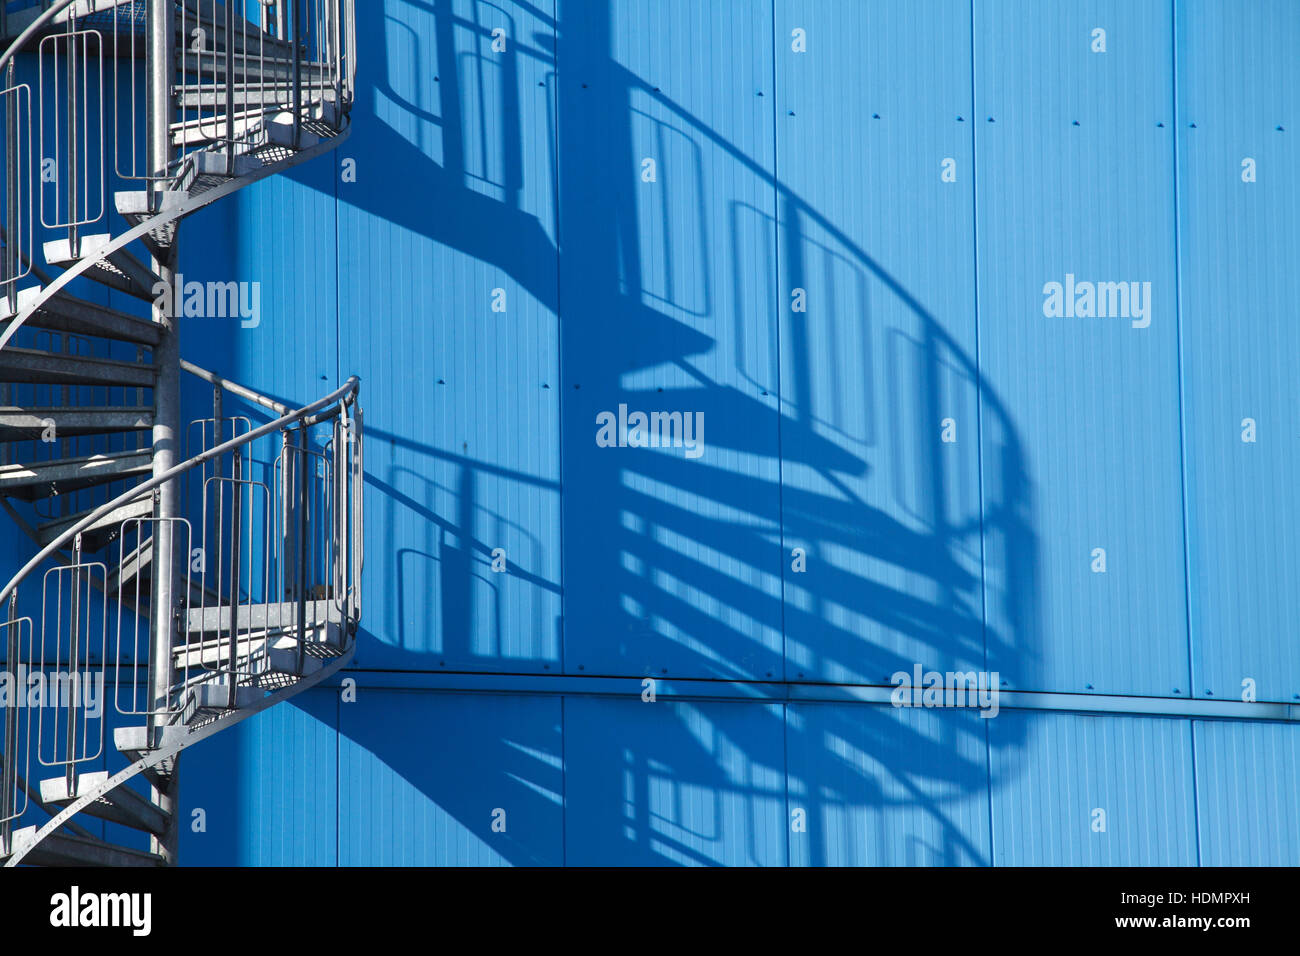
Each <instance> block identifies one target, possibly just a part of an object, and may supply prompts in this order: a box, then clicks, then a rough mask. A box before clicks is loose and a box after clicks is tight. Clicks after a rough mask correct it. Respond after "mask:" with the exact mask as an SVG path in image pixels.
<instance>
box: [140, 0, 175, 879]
mask: <svg viewBox="0 0 1300 956" xmlns="http://www.w3.org/2000/svg"><path fill="white" fill-rule="evenodd" d="M148 3H149V7H148V31H149V32H148V41H147V54H148V56H147V61H146V64H147V65H146V71H147V75H148V84H147V90H146V98H147V101H148V110H147V116H148V137H147V138H148V144H149V171H150V174H151V175H152V176H154V177H156V178H155V179H154V180H152V182H151V185H150V193H151V194H152V195H153V196H155V197H158V196H159V195H160V194H161V192H162V190H163V188H164V185H165V177H166V176H167V174H168V171H169V168H170V164H171V143H170V141H169V133H168V125H169V122H170V120H171V115H172V105H171V103H172V101H171V83H172V77H173V75H174V70H173V55H174V47H173V43H174V36H173V30H174V28H175V8H176V6H175V3H174V0H148ZM177 233H179V229H178V230H177ZM175 263H176V246H175V239H173V245H172V248H171V252H170V254H169V256H168V257H167V259H166V260H165V261H164V260H162V259H159V258H157V257H155V258H154V271H155V273H156V274H157V276H158V278H159V279H161V280H162V281H163V282H165V283H167V284H168V286H172V285H174V283H175V278H176V269H175ZM160 298H163V299H165V298H167V297H166V296H163V297H160ZM171 311H173V312H175V311H177V310H175V309H173V310H171ZM153 320H154V322H156V323H158V324H159V325H161V326H162V327H163V329H164V333H163V336H162V340H161V341H160V342H159V344H158V345H157V347H156V348H155V349H154V365H155V366H156V367H157V369H158V377H157V380H156V383H155V385H154V426H153V473H154V475H155V476H156V475H159V474H162V473H163V472H164V471H167V470H168V469H170V468H171V467H173V466H174V465H176V464H177V463H178V462H179V460H180V454H179V441H180V347H179V334H178V329H177V325H176V318H175V317H174V316H173V315H170V314H168V313H167V311H166V310H164V309H163V308H162V307H161V304H160V303H155V305H154V308H153ZM179 499H180V488H179V483H178V482H177V481H176V480H175V479H173V480H171V481H169V482H167V483H166V484H164V485H162V486H161V487H160V488H159V489H158V497H157V505H156V511H155V515H154V516H155V517H157V518H164V519H166V518H176V517H179V516H180V500H179ZM174 526H175V522H173V521H166V520H164V521H160V522H159V523H158V526H157V530H156V531H155V535H154V554H153V561H154V568H153V596H152V600H151V601H150V607H151V611H152V621H151V627H150V641H149V665H150V666H149V678H150V687H149V691H150V693H149V697H150V717H149V726H150V728H151V730H152V731H153V732H155V733H157V732H160V731H161V728H162V727H163V726H164V725H165V724H166V722H167V712H168V710H169V709H170V705H171V678H172V654H171V645H172V638H173V635H174V633H175V630H176V620H177V619H176V608H177V600H176V571H177V558H178V555H177V554H176V548H175V536H174ZM175 789H176V781H175V777H174V775H173V778H172V779H171V780H170V781H169V785H168V786H167V788H166V789H161V788H159V787H157V786H154V787H153V788H152V795H153V802H154V803H155V804H157V805H158V806H159V807H160V808H161V809H162V810H163V811H164V812H166V813H169V814H171V815H172V817H173V818H174V817H175V812H176V806H175V801H174V796H175ZM150 844H151V847H152V849H153V851H154V852H155V853H158V854H160V855H161V856H163V858H164V859H166V860H167V861H168V862H169V863H170V862H174V861H175V855H176V833H175V827H173V828H172V832H171V833H170V834H168V835H166V836H164V837H162V838H159V837H156V836H155V837H152V838H151V840H150Z"/></svg>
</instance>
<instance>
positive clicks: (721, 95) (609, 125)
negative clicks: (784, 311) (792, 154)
mask: <svg viewBox="0 0 1300 956" xmlns="http://www.w3.org/2000/svg"><path fill="white" fill-rule="evenodd" d="M770 14H771V8H770V5H769V4H768V3H766V2H759V0H745V2H741V3H730V4H702V3H698V2H694V0H671V2H664V0H636V2H629V3H617V4H613V3H611V4H592V3H584V2H566V3H563V4H562V16H563V29H562V31H561V37H562V39H561V49H560V56H561V59H562V61H563V62H564V70H563V73H562V75H561V80H560V122H561V128H560V138H559V154H558V155H559V158H560V159H559V161H560V167H559V170H560V187H561V188H560V193H561V197H562V203H563V205H562V210H561V213H562V229H561V233H562V241H563V248H564V255H563V257H562V260H561V280H560V283H561V299H562V302H563V317H564V321H563V325H562V338H563V352H564V380H565V385H564V480H565V509H564V547H565V562H566V565H567V574H566V576H565V605H564V607H565V610H564V614H565V629H564V633H565V658H564V662H565V670H566V672H568V673H580V672H585V673H620V674H628V673H631V674H641V673H654V674H660V673H668V674H673V675H677V676H690V677H706V676H728V677H733V676H734V677H758V678H766V677H772V676H777V675H779V674H780V672H781V660H782V658H781V631H780V627H781V623H780V618H781V605H780V600H781V597H780V594H781V591H780V588H781V582H780V564H779V562H780V560H781V555H780V552H779V547H778V542H779V531H778V528H777V526H778V523H779V505H778V497H779V479H778V468H777V415H776V398H775V392H776V379H777V372H776V332H775V322H774V316H773V308H774V302H773V300H774V295H775V272H774V265H773V262H774V258H773V257H774V240H775V237H774V234H773V225H772V223H773V208H772V185H771V171H772V150H773V146H772V106H771V104H772V88H771V78H772V72H771V51H772V35H771V15H770ZM760 93H762V94H765V95H760ZM648 163H652V164H653V167H652V166H651V165H648ZM651 173H653V181H647V179H648V178H649V177H650V175H651ZM620 406H626V408H627V411H628V415H629V417H630V415H631V413H632V412H641V413H644V414H647V415H648V414H650V413H654V412H663V413H669V414H671V413H681V414H683V415H685V416H693V417H692V418H691V419H690V420H691V421H692V422H693V423H694V422H695V421H697V417H696V416H701V415H702V416H703V421H704V430H703V433H702V434H701V435H692V438H693V439H697V438H702V439H703V445H702V447H701V446H697V450H698V451H700V454H699V455H698V457H691V456H693V455H694V454H695V452H692V451H690V449H688V448H687V447H685V443H684V441H682V443H681V444H682V447H670V448H662V447H660V448H639V447H598V445H597V442H596V439H597V417H598V415H599V414H600V413H602V412H608V413H610V414H612V415H617V413H618V410H619V408H620ZM632 424H633V426H635V424H636V423H635V422H633V423H632ZM683 429H684V423H683ZM613 431H614V432H615V436H616V437H617V435H616V433H617V428H615V429H613ZM669 437H672V436H669ZM633 440H635V439H633Z"/></svg>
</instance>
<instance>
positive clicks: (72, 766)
mask: <svg viewBox="0 0 1300 956" xmlns="http://www.w3.org/2000/svg"><path fill="white" fill-rule="evenodd" d="M70 592H71V595H72V613H71V614H70V615H68V623H69V624H70V625H71V633H70V634H69V636H68V675H69V677H71V681H70V682H69V687H70V688H71V693H69V695H68V706H67V711H68V736H67V740H68V750H67V758H68V764H67V766H66V767H65V768H64V778H65V780H66V782H67V784H68V796H69V797H72V796H75V795H76V792H77V697H78V691H79V690H80V688H79V687H78V686H77V685H78V683H79V682H80V677H81V535H77V537H76V538H74V539H73V542H72V587H71V588H70ZM87 640H89V635H87ZM87 676H89V674H87Z"/></svg>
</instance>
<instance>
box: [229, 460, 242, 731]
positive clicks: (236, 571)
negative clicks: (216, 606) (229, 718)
mask: <svg viewBox="0 0 1300 956" xmlns="http://www.w3.org/2000/svg"><path fill="white" fill-rule="evenodd" d="M242 463H243V457H242V454H241V453H240V452H239V451H238V450H236V451H235V455H234V462H233V463H232V471H233V473H234V478H235V480H234V482H233V483H232V484H231V486H230V491H231V494H230V528H231V535H230V537H231V541H230V644H229V649H230V672H229V680H230V706H231V707H234V706H235V700H236V697H237V692H238V690H239V679H238V674H237V671H238V668H237V667H236V661H237V659H238V658H237V650H238V643H239V579H240V577H241V573H240V572H241V569H240V566H239V565H240V552H241V551H242V550H243V518H242V515H241V512H242V510H243V503H244V496H243V493H242V491H241V489H240V484H239V483H240V481H241V479H242V478H243V467H242Z"/></svg>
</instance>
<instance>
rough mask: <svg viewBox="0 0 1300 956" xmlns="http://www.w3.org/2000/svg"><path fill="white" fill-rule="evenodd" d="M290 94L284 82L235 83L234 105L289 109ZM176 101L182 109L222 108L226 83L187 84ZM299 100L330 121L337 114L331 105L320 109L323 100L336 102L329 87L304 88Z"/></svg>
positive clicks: (219, 109)
mask: <svg viewBox="0 0 1300 956" xmlns="http://www.w3.org/2000/svg"><path fill="white" fill-rule="evenodd" d="M290 98H291V97H290V94H289V92H288V91H287V90H286V89H285V87H284V86H283V85H276V86H264V85H262V84H260V83H249V84H243V83H236V84H235V107H236V108H237V109H250V108H253V107H270V108H279V109H282V110H287V109H289V100H290ZM176 102H177V103H178V104H179V105H180V106H182V107H183V108H185V109H191V110H196V109H200V110H218V111H223V110H225V108H226V89H225V85H224V84H220V85H216V86H208V85H205V86H201V87H199V88H198V89H194V88H193V87H188V88H186V89H185V90H183V91H182V92H181V93H180V94H179V95H178V96H177V97H176ZM302 102H303V104H304V106H306V105H307V104H309V103H310V104H312V105H313V107H314V109H313V111H312V114H311V115H312V116H313V117H315V118H316V119H320V120H324V121H325V122H327V123H330V122H334V121H335V120H337V118H338V110H337V109H332V110H329V111H328V112H327V111H325V110H320V109H319V107H320V105H321V103H322V102H324V103H328V104H329V105H330V106H331V107H334V106H335V103H336V98H335V94H334V90H333V89H332V88H327V89H324V90H321V89H319V88H317V89H304V90H303V91H302Z"/></svg>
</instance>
